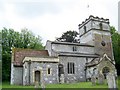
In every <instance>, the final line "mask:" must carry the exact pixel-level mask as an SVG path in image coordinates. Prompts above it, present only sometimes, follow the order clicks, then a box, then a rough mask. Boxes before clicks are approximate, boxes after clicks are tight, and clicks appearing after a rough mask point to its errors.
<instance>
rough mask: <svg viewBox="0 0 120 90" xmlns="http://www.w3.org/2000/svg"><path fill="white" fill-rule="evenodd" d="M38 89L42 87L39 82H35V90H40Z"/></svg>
mask: <svg viewBox="0 0 120 90" xmlns="http://www.w3.org/2000/svg"><path fill="white" fill-rule="evenodd" d="M38 88H40V85H39V82H38V81H36V82H35V90H38Z"/></svg>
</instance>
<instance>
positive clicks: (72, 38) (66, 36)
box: [56, 31, 79, 43]
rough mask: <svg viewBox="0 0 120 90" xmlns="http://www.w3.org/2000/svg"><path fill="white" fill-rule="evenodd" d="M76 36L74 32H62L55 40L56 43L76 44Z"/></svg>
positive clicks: (76, 33)
mask: <svg viewBox="0 0 120 90" xmlns="http://www.w3.org/2000/svg"><path fill="white" fill-rule="evenodd" d="M78 35H79V34H78V32H76V31H67V32H64V33H63V34H62V36H61V37H59V38H57V39H56V41H60V42H74V43H77V42H79V40H78V38H77V36H78Z"/></svg>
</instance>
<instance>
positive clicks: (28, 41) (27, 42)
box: [0, 28, 44, 81]
mask: <svg viewBox="0 0 120 90" xmlns="http://www.w3.org/2000/svg"><path fill="white" fill-rule="evenodd" d="M0 33H2V77H3V78H2V80H3V81H8V80H10V67H11V53H12V50H11V49H12V48H13V47H14V48H29V49H40V50H41V49H44V47H43V45H42V43H41V38H40V36H35V35H34V34H33V33H32V32H31V31H29V30H28V29H26V28H25V29H22V30H21V32H16V31H14V30H13V29H7V28H3V29H2V30H1V31H0Z"/></svg>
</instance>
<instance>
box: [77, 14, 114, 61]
mask: <svg viewBox="0 0 120 90" xmlns="http://www.w3.org/2000/svg"><path fill="white" fill-rule="evenodd" d="M78 26H79V35H80V43H86V44H88V45H93V46H94V47H95V48H94V52H95V54H97V55H100V57H102V56H103V55H104V54H107V56H108V57H109V58H111V60H114V57H113V50H112V40H111V34H110V25H109V19H104V18H99V17H94V16H92V15H91V16H89V18H88V19H86V20H85V22H82V24H79V25H78Z"/></svg>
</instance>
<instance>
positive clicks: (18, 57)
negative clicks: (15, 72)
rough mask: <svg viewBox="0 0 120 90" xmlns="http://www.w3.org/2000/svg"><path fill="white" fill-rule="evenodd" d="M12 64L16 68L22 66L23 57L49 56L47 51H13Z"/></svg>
mask: <svg viewBox="0 0 120 90" xmlns="http://www.w3.org/2000/svg"><path fill="white" fill-rule="evenodd" d="M13 53H14V58H13V61H12V62H13V63H14V65H16V66H22V61H23V59H24V58H25V57H39V56H49V55H48V51H47V50H32V49H14V51H13Z"/></svg>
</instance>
